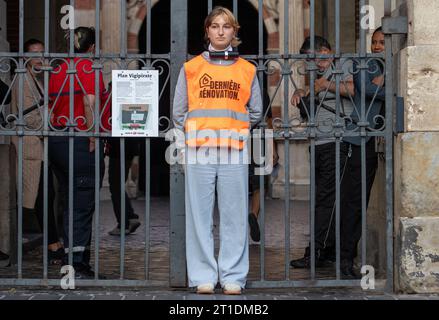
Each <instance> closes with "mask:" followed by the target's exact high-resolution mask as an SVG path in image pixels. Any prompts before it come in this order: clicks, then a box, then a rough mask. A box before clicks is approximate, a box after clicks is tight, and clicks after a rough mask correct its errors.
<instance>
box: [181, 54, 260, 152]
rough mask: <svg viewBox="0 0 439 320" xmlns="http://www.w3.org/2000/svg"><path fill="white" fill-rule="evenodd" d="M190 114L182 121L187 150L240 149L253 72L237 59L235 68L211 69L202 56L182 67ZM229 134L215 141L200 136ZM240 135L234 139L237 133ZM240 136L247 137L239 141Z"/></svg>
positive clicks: (248, 66) (247, 121)
mask: <svg viewBox="0 0 439 320" xmlns="http://www.w3.org/2000/svg"><path fill="white" fill-rule="evenodd" d="M184 68H185V74H186V80H187V87H188V91H187V92H188V106H189V110H188V113H187V115H186V120H185V131H186V133H190V134H187V135H186V144H187V145H189V146H194V147H198V146H204V145H206V143H207V144H208V145H209V146H221V147H225V146H228V147H232V148H238V149H242V148H243V143H244V142H245V140H246V139H247V137H248V131H249V130H248V129H249V122H250V117H249V114H248V111H247V108H246V106H247V103H248V101H249V99H250V96H251V87H252V83H253V79H254V76H255V72H256V69H255V67H254V66H253V65H252V64H250V63H249V62H247V61H245V60H243V59H238V60H237V61H236V62H235V63H234V64H231V65H228V66H224V65H214V64H211V63H209V62H208V61H206V60H205V59H204V58H203V57H202V56H197V57H195V58H194V59H192V60H190V61H189V62H187V63H185V66H184ZM205 130H207V132H217V133H221V132H223V131H224V132H226V131H230V132H232V134H229V135H227V137H224V136H223V135H222V134H219V135H217V136H215V137H211V136H207V137H206V136H205V135H204V134H199V133H201V132H205ZM238 132H239V133H240V134H239V135H237V133H238ZM242 133H245V134H246V135H247V136H246V137H245V139H242Z"/></svg>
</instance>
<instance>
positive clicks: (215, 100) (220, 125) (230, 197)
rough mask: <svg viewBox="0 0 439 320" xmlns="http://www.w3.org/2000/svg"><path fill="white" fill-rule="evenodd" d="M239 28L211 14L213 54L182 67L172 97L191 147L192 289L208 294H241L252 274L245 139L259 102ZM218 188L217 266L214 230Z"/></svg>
mask: <svg viewBox="0 0 439 320" xmlns="http://www.w3.org/2000/svg"><path fill="white" fill-rule="evenodd" d="M238 30H239V24H238V22H237V20H236V18H235V17H234V16H233V14H232V12H230V10H228V9H226V8H223V7H216V8H215V9H213V11H212V12H211V13H210V14H209V15H208V16H207V18H206V19H205V23H204V31H205V40H206V42H207V44H208V46H209V50H208V51H205V52H203V53H202V54H201V55H199V56H197V57H195V58H193V59H192V60H190V61H189V62H187V63H185V65H184V67H183V68H182V70H181V72H180V75H179V79H178V83H177V86H176V90H175V97H174V105H173V121H174V125H175V127H176V128H177V129H180V130H183V131H184V133H185V142H186V163H187V165H186V173H185V185H186V259H187V269H188V278H189V286H190V287H196V288H197V293H204V294H210V293H214V288H215V286H216V284H217V282H218V281H219V282H220V285H221V287H222V288H223V290H224V293H225V294H240V293H241V289H242V288H244V287H245V283H246V278H247V273H248V269H249V256H248V227H247V215H248V163H249V162H248V159H247V152H248V151H247V149H246V145H247V141H246V140H247V138H248V136H249V130H250V124H255V123H257V122H258V121H259V118H260V117H261V113H262V99H261V92H260V88H259V83H258V79H257V75H256V68H255V67H254V66H253V65H251V64H250V63H249V62H247V61H245V60H244V59H241V58H236V57H234V56H235V55H236V50H234V48H235V47H236V46H237V45H239V43H240V41H239V39H238V38H237V32H238ZM202 160H204V161H202ZM220 160H221V161H220ZM230 160H231V161H230ZM233 160H235V161H233ZM215 190H216V191H217V192H218V208H219V213H220V251H219V257H218V262H217V261H216V259H215V256H214V238H213V232H212V230H213V209H214V204H215Z"/></svg>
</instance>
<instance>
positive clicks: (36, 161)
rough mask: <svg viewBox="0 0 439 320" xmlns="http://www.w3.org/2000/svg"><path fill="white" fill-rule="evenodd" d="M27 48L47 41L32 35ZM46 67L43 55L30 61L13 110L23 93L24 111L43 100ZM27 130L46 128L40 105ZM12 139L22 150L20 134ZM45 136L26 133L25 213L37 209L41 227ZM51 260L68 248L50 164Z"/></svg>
mask: <svg viewBox="0 0 439 320" xmlns="http://www.w3.org/2000/svg"><path fill="white" fill-rule="evenodd" d="M24 51H25V52H33V53H35V52H36V53H42V52H44V44H43V43H42V42H41V41H39V40H37V39H29V40H28V41H26V42H25V43H24ZM41 67H42V60H41V59H40V58H35V59H28V60H27V61H26V73H25V74H24V76H23V92H20V90H19V86H18V79H17V80H16V81H15V85H14V87H13V90H12V104H11V107H12V112H13V113H14V114H18V111H19V95H20V94H22V95H23V112H25V111H26V110H27V111H30V109H29V108H30V107H32V106H35V105H38V104H40V100H41V99H42V98H43V96H44V94H43V91H44V90H43V88H44V86H43V84H42V83H41V81H40V79H39V78H40V77H39V76H40V75H42V74H43V73H42V72H41V71H39V69H40V68H41ZM24 121H25V127H24V128H25V130H30V131H40V130H42V129H43V118H42V111H41V110H40V109H39V108H36V109H35V110H33V111H31V112H29V113H28V114H27V115H25V116H24ZM12 143H13V144H14V146H15V149H16V153H17V154H18V137H12ZM43 150H44V146H43V139H42V137H40V136H30V135H29V136H24V137H23V209H24V212H25V214H32V212H35V214H36V215H37V218H38V224H39V225H40V228H41V231H43V226H44V179H43V174H44V165H43ZM47 188H48V192H47V195H48V205H47V208H48V232H47V234H48V243H49V245H48V262H49V264H60V263H61V259H62V257H63V255H64V249H63V247H62V244H61V243H60V240H59V236H58V231H57V227H56V221H55V211H54V207H53V203H54V188H53V176H52V170H51V167H50V166H49V173H48V186H47Z"/></svg>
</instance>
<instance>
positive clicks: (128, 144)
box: [105, 138, 140, 236]
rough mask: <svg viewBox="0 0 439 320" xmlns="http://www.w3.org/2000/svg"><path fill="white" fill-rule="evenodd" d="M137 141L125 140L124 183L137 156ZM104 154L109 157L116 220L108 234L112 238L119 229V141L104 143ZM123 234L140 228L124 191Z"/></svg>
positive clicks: (109, 175)
mask: <svg viewBox="0 0 439 320" xmlns="http://www.w3.org/2000/svg"><path fill="white" fill-rule="evenodd" d="M139 148H140V145H139V141H138V139H137V138H129V139H125V181H126V180H127V179H128V172H129V170H130V167H131V163H132V161H133V159H134V157H135V156H137V155H139ZM105 154H106V155H107V156H108V157H109V159H110V162H109V166H108V182H109V184H110V192H111V201H112V203H113V210H114V214H115V216H116V220H117V226H116V227H115V228H114V229H113V230H111V231H110V232H109V234H110V235H112V236H119V235H120V229H121V224H122V222H121V194H120V189H121V188H120V183H121V181H120V176H121V175H120V157H121V154H120V139H119V138H109V139H107V142H106V150H105ZM125 226H126V228H125V234H130V233H133V232H135V231H136V229H137V228H138V227H139V226H140V221H139V216H138V215H137V214H135V212H134V209H133V206H132V205H131V200H130V198H129V197H128V194H127V192H126V191H125Z"/></svg>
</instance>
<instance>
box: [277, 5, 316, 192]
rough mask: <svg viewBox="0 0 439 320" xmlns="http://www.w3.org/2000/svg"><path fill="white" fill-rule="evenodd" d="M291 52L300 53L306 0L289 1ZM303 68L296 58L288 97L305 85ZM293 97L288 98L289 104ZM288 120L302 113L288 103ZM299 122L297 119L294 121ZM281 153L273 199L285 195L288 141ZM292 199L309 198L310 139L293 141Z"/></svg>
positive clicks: (281, 144) (281, 143) (281, 25)
mask: <svg viewBox="0 0 439 320" xmlns="http://www.w3.org/2000/svg"><path fill="white" fill-rule="evenodd" d="M283 10H284V8H283V1H281V2H280V7H279V12H280V13H281V14H279V39H280V41H279V43H280V48H279V50H280V52H281V53H283V52H284V41H283V39H284V15H283V12H284V11H283ZM288 10H289V42H290V45H289V52H292V53H297V52H299V49H300V47H301V45H302V43H303V40H304V23H305V21H304V7H303V0H293V1H289V8H288ZM300 67H301V62H299V61H296V62H293V63H292V72H293V80H294V83H295V85H296V87H294V86H293V84H292V83H291V81H289V79H288V81H289V83H290V87H289V97H291V96H292V94H293V93H294V91H295V90H296V89H297V88H301V87H303V86H304V79H303V77H302V76H299V75H298V69H299V68H300ZM283 97H284V89H283V84H282V85H281V90H279V92H278V95H277V97H276V98H277V100H275V101H278V105H280V106H281V108H280V109H281V116H282V117H283V116H284V109H283V105H284V101H283V100H284V99H283ZM289 100H290V98H289V99H288V104H290V103H289ZM288 113H289V114H288V117H289V119H291V120H293V119H297V120H298V119H299V118H300V116H299V112H298V110H297V109H296V108H294V107H292V106H290V105H289V110H288ZM295 122H296V124H297V123H298V121H295ZM277 148H278V154H279V164H280V170H279V173H278V177H277V179H276V180H275V181H274V182H273V197H274V198H284V197H285V193H284V190H285V189H284V188H285V156H284V154H285V151H284V150H285V144H284V141H283V140H281V141H278V146H277ZM289 156H290V163H289V167H290V177H289V183H290V186H291V188H290V195H289V196H290V198H291V199H295V200H307V199H309V193H308V190H309V155H308V142H307V141H303V142H302V141H296V142H292V143H291V144H290V155H289Z"/></svg>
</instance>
